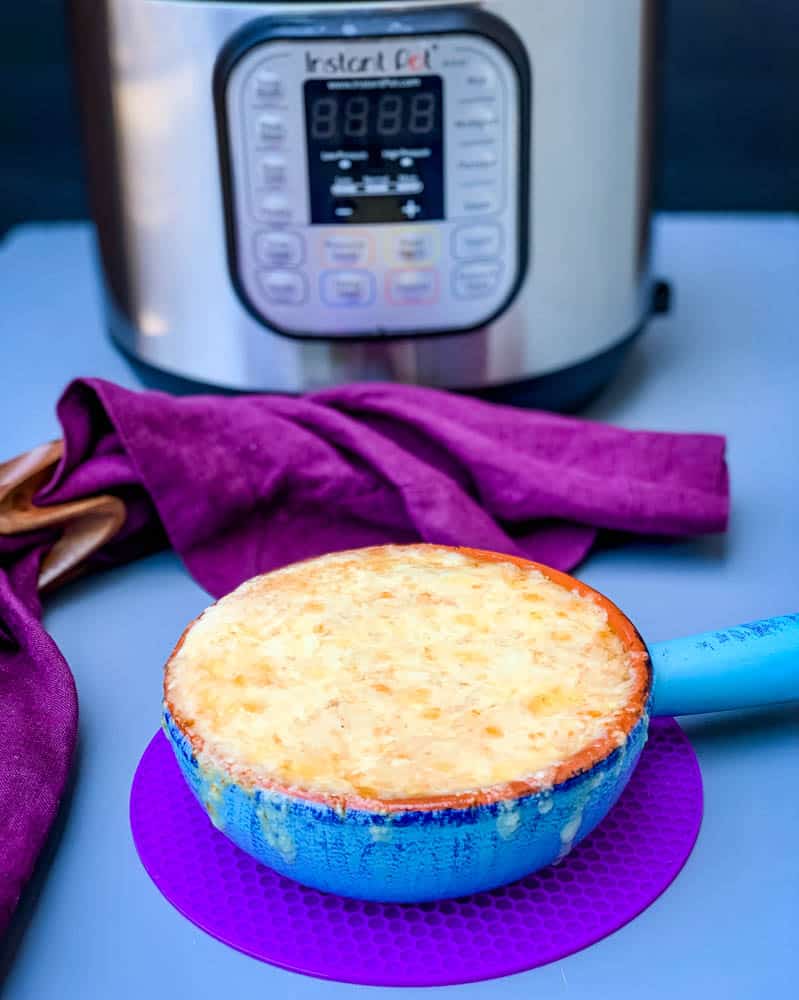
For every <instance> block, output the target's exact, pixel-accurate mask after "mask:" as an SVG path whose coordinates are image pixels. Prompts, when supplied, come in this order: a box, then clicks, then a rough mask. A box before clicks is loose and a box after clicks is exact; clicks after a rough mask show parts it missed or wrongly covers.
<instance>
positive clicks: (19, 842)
mask: <svg viewBox="0 0 799 1000" xmlns="http://www.w3.org/2000/svg"><path fill="white" fill-rule="evenodd" d="M58 415H59V418H60V420H61V424H62V426H63V430H64V440H65V448H64V457H63V459H62V461H61V463H60V465H59V467H58V469H57V470H56V472H55V474H54V475H53V477H52V481H51V482H49V483H48V484H47V485H46V486H45V487H44V488H43V489H42V490H41V491H40V493H39V494H38V497H37V503H39V504H41V505H50V504H58V503H63V502H66V501H71V500H76V499H80V498H84V497H88V496H92V495H95V494H98V493H112V494H115V495H117V496H118V497H120V498H122V499H123V500H124V502H125V505H126V508H127V512H128V513H127V520H126V522H125V525H124V527H123V528H122V530H121V531H120V532H119V534H118V535H117V536H116V538H114V539H113V541H111V542H110V543H108V544H107V545H106V546H105V547H104V548H103V549H102V550H101V551H100V552H98V553H96V554H95V555H94V556H92V557H91V559H90V566H89V568H100V567H103V566H111V565H115V564H118V563H120V562H124V561H126V560H129V559H132V558H134V557H136V556H138V555H141V554H143V553H144V552H148V551H152V550H154V549H155V548H157V547H159V546H161V545H163V544H166V543H167V542H168V544H171V545H172V546H173V547H174V548H175V549H176V550H177V551H178V552H179V553H180V555H181V557H182V558H183V560H184V561H185V563H186V566H187V568H188V570H189V572H190V573H191V574H192V575H193V576H194V578H195V579H196V580H198V581H199V582H200V583H201V584H202V585H203V586H204V587H205V588H206V589H207V590H208V591H210V593H211V594H213V595H214V596H219V595H221V594H223V593H226V592H227V591H229V590H231V589H232V588H233V587H235V586H236V585H237V584H239V583H240V582H241V581H242V580H245V579H247V578H248V577H250V576H253V575H254V574H256V573H261V572H264V571H266V570H269V569H272V568H274V567H276V566H280V565H283V564H285V563H288V562H291V561H294V560H297V559H302V558H305V557H308V556H313V555H317V554H320V553H323V552H327V551H330V550H335V549H344V548H350V547H354V546H361V545H370V544H375V543H382V542H411V541H418V540H419V539H424V540H426V541H432V542H442V543H448V544H453V545H456V544H464V545H471V546H476V547H482V548H489V549H497V550H500V551H503V552H508V553H513V554H517V555H524V556H527V557H529V558H532V559H536V560H538V561H541V562H545V563H549V564H550V565H552V566H556V567H558V568H560V569H565V570H568V569H571V568H573V567H574V566H575V565H577V563H579V562H580V560H582V559H583V558H584V556H585V555H586V554H587V553H588V551H589V549H590V548H591V545H592V544H593V542H594V540H595V539H596V536H597V531H598V529H600V528H607V529H613V530H619V531H627V532H634V533H638V534H658V535H667V536H685V535H693V534H697V533H702V532H712V531H721V530H724V528H725V526H726V521H727V512H728V486H727V470H726V465H725V461H724V439H723V438H720V437H717V436H712V435H701V434H696V435H693V434H691V435H688V434H660V433H658V434H656V433H648V432H631V431H625V430H620V429H617V428H613V427H607V426H603V425H599V424H593V423H588V422H585V421H581V420H577V419H571V418H566V417H561V416H554V415H551V414H545V413H538V412H529V411H522V410H516V409H511V408H509V407H500V406H495V405H491V404H488V403H483V402H479V401H477V400H474V399H469V398H465V397H461V396H455V395H449V394H447V393H443V392H439V391H436V390H428V389H419V388H413V387H406V386H395V385H380V384H366V385H353V386H345V387H343V388H340V389H334V390H328V391H325V392H320V393H316V394H315V395H311V396H307V397H305V398H285V397H279V396H258V397H251V396H248V397H233V398H220V397H213V396H199V397H185V398H172V397H170V396H167V395H164V394H161V393H154V392H130V391H128V390H126V389H122V388H120V387H119V386H116V385H113V384H110V383H108V382H103V381H99V380H85V381H78V382H75V383H73V384H72V385H71V386H69V388H68V389H67V390H66V392H65V394H64V396H63V397H62V399H61V401H60V403H59V405H58ZM56 538H57V532H53V531H43V532H36V533H33V532H29V533H26V534H23V535H15V536H8V537H3V536H0V705H2V717H3V718H2V730H0V930H2V928H3V927H4V926H5V924H6V923H7V921H8V918H9V917H10V915H11V913H12V911H13V909H14V907H15V905H16V902H17V900H18V898H19V894H20V892H21V890H22V887H23V886H24V884H25V881H26V880H27V878H28V877H29V875H30V873H31V870H32V868H33V865H34V863H35V861H36V858H37V855H38V853H39V851H40V849H41V847H42V846H43V843H44V840H45V838H46V835H47V832H48V830H49V828H50V826H51V824H52V822H53V819H54V817H55V814H56V811H57V809H58V805H59V801H60V799H61V796H62V794H63V791H64V787H65V784H66V780H67V777H68V773H69V768H70V763H71V759H72V754H73V750H74V746H75V738H76V731H77V699H76V694H75V688H74V683H73V679H72V675H71V673H70V671H69V667H68V666H67V664H66V662H65V661H64V658H63V657H62V655H61V653H60V652H59V650H58V648H57V647H56V645H55V644H54V642H53V641H52V639H51V638H50V637H49V636H48V635H47V633H46V632H45V631H44V629H43V627H42V625H41V622H40V616H41V608H40V603H39V597H38V593H37V577H38V569H39V565H40V563H41V560H42V558H43V556H44V554H45V553H46V552H47V550H48V548H49V547H50V546H51V545H52V544H53V542H54V541H55V539H56ZM176 638H177V637H176ZM158 697H159V696H158V692H157V691H154V692H153V705H154V706H156V704H157V702H158ZM154 711H155V707H154Z"/></svg>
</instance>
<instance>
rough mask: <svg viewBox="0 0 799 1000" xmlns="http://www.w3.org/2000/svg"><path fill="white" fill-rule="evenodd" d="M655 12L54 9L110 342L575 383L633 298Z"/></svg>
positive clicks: (286, 364) (446, 377)
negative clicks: (72, 94) (77, 127)
mask: <svg viewBox="0 0 799 1000" xmlns="http://www.w3.org/2000/svg"><path fill="white" fill-rule="evenodd" d="M654 24H655V2H654V0H486V2H484V3H479V4H475V3H453V2H452V0H448V2H445V3H437V2H433V0H410V2H407V0H406V2H404V3H372V2H357V3H352V2H351V3H313V2H293V3H288V2H285V3H260V2H236V3H232V2H214V0H203V2H191V0H159V2H153V0H71V26H72V35H73V40H74V48H75V54H76V72H77V80H78V89H79V96H80V101H81V106H82V110H83V118H84V125H85V140H86V150H87V161H88V171H89V179H90V188H91V193H92V207H93V214H94V216H95V219H96V222H97V228H98V235H99V245H100V248H101V256H102V264H103V270H104V274H105V279H106V289H107V314H108V322H109V326H110V329H111V332H112V334H113V336H114V338H115V339H116V340H117V342H118V343H119V344H120V345H121V346H122V347H124V348H125V349H126V350H127V351H128V352H129V353H130V354H132V355H134V356H135V357H136V358H138V359H140V360H142V361H145V362H147V363H148V364H149V365H152V366H154V367H155V368H157V369H160V370H161V371H163V372H167V373H171V374H175V375H179V376H181V377H184V378H188V379H191V380H194V381H198V382H202V383H210V384H213V385H218V386H224V387H229V388H233V389H242V390H266V391H280V392H301V391H305V390H309V389H314V388H319V387H323V386H328V385H331V384H335V383H340V382H345V381H352V380H358V379H370V380H375V379H377V380H388V381H401V382H411V383H419V384H425V385H432V386H445V387H453V388H466V389H473V390H484V391H489V392H490V391H491V390H492V389H498V390H499V389H502V387H508V386H510V387H514V386H516V387H521V389H522V390H523V389H524V387H525V386H527V385H531V386H533V387H535V386H546V385H548V384H549V385H550V387H552V386H558V385H559V386H561V388H562V389H564V391H565V392H566V396H568V395H569V391H568V386H569V385H572V387H573V386H574V384H575V373H577V375H579V378H578V379H577V381H578V382H581V385H582V388H581V389H580V391H583V389H584V388H585V386H589V387H590V386H591V385H593V383H594V382H596V381H597V380H598V379H599V378H600V377H603V371H604V369H603V364H604V365H605V367H607V362H608V359H611V358H615V357H616V356H617V354H618V352H619V349H620V345H623V344H624V343H625V342H626V341H628V340H629V338H630V337H631V336H632V335H633V334H634V333H635V332H636V331H638V330H640V329H641V327H642V325H643V324H644V322H645V321H646V318H647V316H648V314H649V311H650V305H651V300H652V291H653V281H652V275H651V262H650V256H651V254H650V249H651V248H650V225H649V223H650V179H651V160H652V148H651V147H652V140H651V137H652V125H653V100H654V97H653V91H654V87H653V80H654V75H655V31H654ZM431 80H439V81H441V80H443V83H441V82H439V83H438V84H435V85H434V84H433V83H431V82H430V81H431ZM434 87H437V88H438V89H437V90H435V89H433V88H434ZM442 88H443V89H442ZM470 88H471V89H470ZM481 88H483V90H481ZM442 94H443V97H442ZM345 99H346V100H350V101H353V100H354V102H355V103H354V104H353V103H350V104H348V105H343V104H342V105H340V109H341V114H342V117H341V121H340V122H338V123H335V122H334V123H333V124H331V122H330V120H329V116H330V114H331V108H333V109H334V110H335V109H336V108H337V107H339V105H337V104H336V102H337V101H339V102H340V101H344V100H345ZM377 101H382V102H383V103H382V104H379V107H378V105H377V104H375V105H374V106H372V105H371V104H370V103H369V102H377ZM403 101H405V102H406V104H403V103H402V102H403ZM413 101H415V102H416V103H415V104H412V103H407V102H413ZM442 101H443V104H442V103H441V102H442ZM436 102H438V103H436ZM367 108H371V109H372V110H370V111H367ZM398 109H399V110H398ZM402 109H405V110H407V114H408V115H409V116H411V117H406V119H403V122H404V124H402V125H400V124H397V122H399V119H396V120H395V119H394V118H392V117H391V115H392V112H394V111H397V113H398V114H402V113H404V111H403V110H402ZM361 112H363V115H362V116H361V117H360V118H359V114H360V113H361ZM425 114H428V117H425ZM368 115H372V117H371V118H369V119H368V124H367V116H368ZM436 115H438V118H436V117H435V116H436ZM325 116H327V117H325ZM413 116H415V117H413ZM431 116H432V117H431ZM409 123H410V125H409ZM409 127H411V128H412V129H415V130H416V132H415V135H411V133H410V132H408V128H409ZM334 128H335V129H339V132H338V133H337V134H336V135H335V136H333V132H332V130H333V129H334ZM375 128H377V129H378V130H379V131H380V136H381V138H380V141H379V143H378V145H380V149H381V152H380V155H381V156H382V157H383V160H382V161H381V166H380V169H379V170H378V169H376V168H375V163H374V162H373V161H367V154H366V153H360V152H359V147H360V148H361V149H363V148H366V146H367V145H368V143H372V144H373V145H374V143H375V142H376V140H375V137H374V135H373V134H372V133H373V132H374V130H375ZM367 129H368V130H369V135H367V134H366V132H367ZM342 130H343V131H342ZM348 130H349V132H348ZM392 131H395V132H397V133H400V132H401V134H398V136H397V138H396V139H392V138H385V136H386V135H388V136H390V135H391V133H392ZM346 134H348V135H349V138H347V137H346ZM492 136H493V138H492ZM331 137H332V138H331ZM359 137H363V138H361V140H360V142H359ZM359 156H361V157H363V160H364V163H363V164H362V165H361V166H360V168H359V163H358V157H359ZM403 165H404V166H403ZM384 166H385V170H383V167H384ZM381 185H382V187H381ZM320 191H321V195H320ZM420 192H421V193H420ZM347 213H349V215H350V217H349V218H348V217H347ZM418 216H420V217H418ZM583 383H584V385H583ZM578 394H579V393H578ZM550 395H551V393H550ZM572 396H574V392H572ZM533 400H534V401H535V400H536V396H535V393H533ZM539 401H540V400H539ZM546 402H547V403H551V404H552V405H556V406H557V405H561V404H566V405H568V404H569V403H570V402H574V399H573V398H572V399H566V398H565V397H564V398H563V399H558V398H551V399H547V400H546Z"/></svg>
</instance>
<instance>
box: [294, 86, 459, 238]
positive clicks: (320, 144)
mask: <svg viewBox="0 0 799 1000" xmlns="http://www.w3.org/2000/svg"><path fill="white" fill-rule="evenodd" d="M305 127H306V136H307V143H308V160H309V175H310V188H311V221H312V222H313V223H321V224H324V223H348V222H353V223H358V224H364V223H370V222H416V221H419V220H426V219H443V218H444V127H443V84H442V80H441V77H440V76H416V77H380V78H378V79H366V80H307V81H306V82H305Z"/></svg>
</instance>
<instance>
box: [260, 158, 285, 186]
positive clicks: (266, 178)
mask: <svg viewBox="0 0 799 1000" xmlns="http://www.w3.org/2000/svg"><path fill="white" fill-rule="evenodd" d="M261 179H262V180H263V182H264V184H267V185H270V186H277V185H278V184H282V183H283V182H284V181H285V179H286V161H285V159H284V158H283V157H282V156H281V155H280V153H267V154H266V156H264V157H263V158H262V160H261Z"/></svg>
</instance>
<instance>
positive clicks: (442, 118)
mask: <svg viewBox="0 0 799 1000" xmlns="http://www.w3.org/2000/svg"><path fill="white" fill-rule="evenodd" d="M529 92H530V80H529V67H528V64H527V60H526V56H525V55H524V50H523V47H522V46H521V43H520V42H519V40H518V38H517V37H516V36H515V35H514V34H513V33H512V32H511V30H510V29H509V28H508V27H507V25H505V24H504V22H501V21H499V20H498V19H497V18H495V17H494V16H493V15H488V14H485V13H481V12H478V11H469V13H464V12H453V11H448V12H447V11H438V12H434V11H429V12H427V13H426V14H424V13H423V14H418V15H415V16H414V17H413V18H410V17H408V18H406V17H403V18H402V19H401V20H399V19H397V18H395V19H393V20H390V19H386V18H385V17H382V18H380V19H375V17H374V16H373V17H371V18H369V17H366V18H361V17H359V18H357V19H353V21H352V22H349V21H347V20H346V19H344V18H341V17H338V18H325V17H321V18H314V19H313V20H311V19H308V20H307V21H304V20H300V21H294V22H284V23H280V22H277V23H275V22H274V21H273V20H272V19H265V20H261V21H257V22H255V23H254V24H253V25H252V26H250V27H249V28H248V29H247V30H246V31H245V32H244V33H240V34H239V35H237V36H236V37H235V39H234V40H233V42H232V43H231V46H229V47H228V50H226V52H225V53H223V56H222V58H221V60H220V64H219V66H218V67H217V74H216V97H217V110H218V117H219V127H220V140H221V141H220V147H221V153H222V168H223V177H224V178H225V201H226V211H227V223H228V242H229V254H230V264H231V273H232V276H233V280H234V283H235V285H236V287H237V289H238V291H239V294H240V295H241V296H242V298H243V300H244V302H245V304H246V305H247V307H248V308H249V309H250V311H251V312H253V313H254V314H255V315H256V316H257V317H259V318H260V319H261V320H262V321H263V322H264V323H265V324H267V325H268V326H269V327H271V328H272V329H274V330H277V331H278V332H280V333H284V334H287V335H291V336H298V337H314V338H318V337H322V338H357V339H364V338H384V337H391V336H394V337H407V336H413V335H424V334H427V335H430V334H434V333H452V332H459V331H464V330H469V329H474V328H477V327H479V326H481V325H484V324H485V323H487V322H489V321H490V320H491V319H492V318H494V317H496V316H497V315H499V314H500V313H501V312H502V311H503V310H504V309H505V308H507V306H508V305H509V303H510V301H511V300H512V298H513V296H514V294H515V292H516V290H517V289H518V287H519V284H520V282H521V280H522V277H523V275H524V270H525V267H526V262H527V224H528V217H529V204H528V188H529V178H528V174H529V169H528V159H529V127H530V107H529V104H530V98H529Z"/></svg>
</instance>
